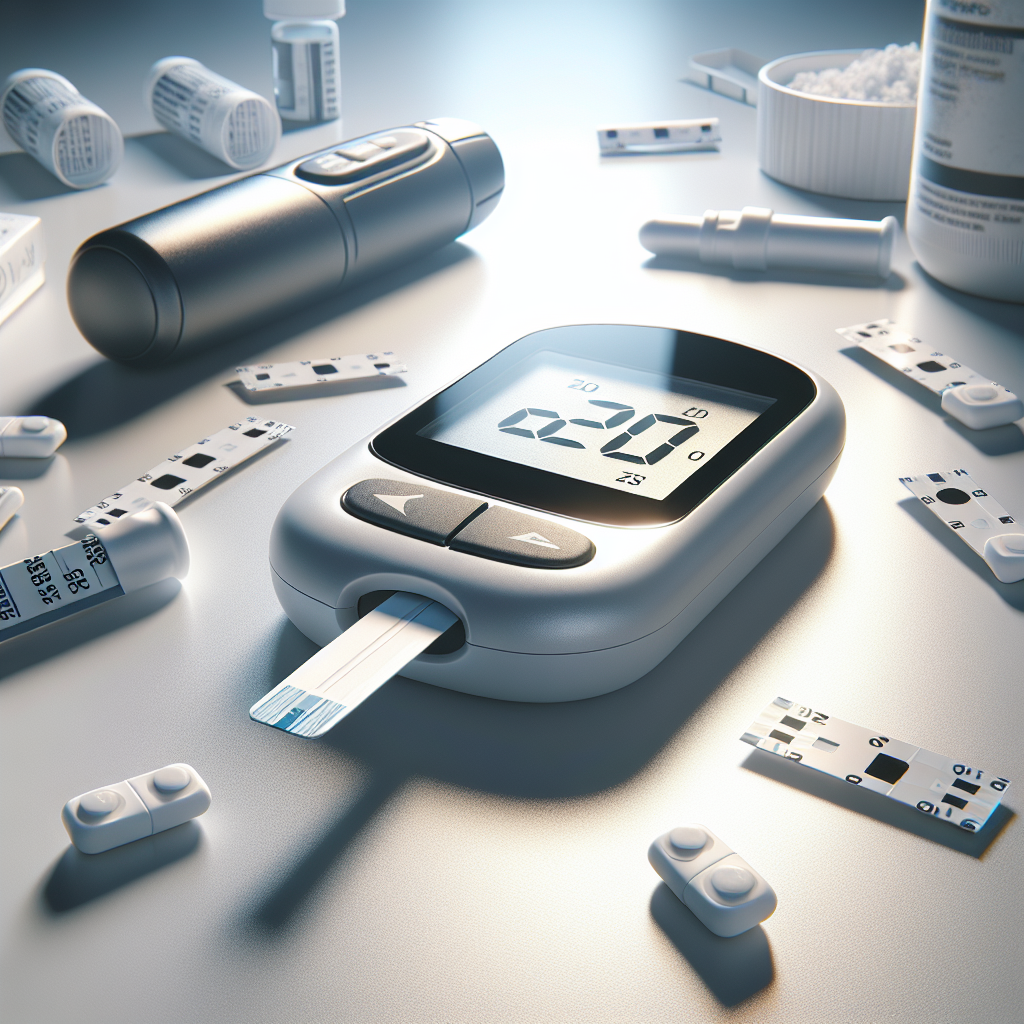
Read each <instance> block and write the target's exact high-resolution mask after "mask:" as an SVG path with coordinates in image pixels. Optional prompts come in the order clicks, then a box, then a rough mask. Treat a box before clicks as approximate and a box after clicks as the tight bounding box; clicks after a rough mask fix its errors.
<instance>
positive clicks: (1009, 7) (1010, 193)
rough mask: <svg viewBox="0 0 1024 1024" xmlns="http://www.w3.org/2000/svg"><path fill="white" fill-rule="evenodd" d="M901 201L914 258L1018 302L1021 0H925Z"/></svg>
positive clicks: (1023, 261)
mask: <svg viewBox="0 0 1024 1024" xmlns="http://www.w3.org/2000/svg"><path fill="white" fill-rule="evenodd" d="M922 49H923V51H924V63H923V66H922V72H921V77H922V81H921V89H920V93H919V96H920V99H919V109H918V117H917V133H916V136H915V139H914V167H913V173H912V175H911V184H910V198H909V200H908V202H907V237H908V239H909V240H910V245H911V247H912V248H913V250H914V254H915V255H916V256H917V259H918V262H919V263H920V264H921V266H922V267H924V269H925V270H926V271H928V273H929V274H931V275H932V277H935V278H938V280H940V281H942V282H943V283H944V284H948V285H949V286H950V287H951V288H957V289H959V290H961V291H965V292H971V293H972V294H974V295H983V296H985V297H987V298H991V299H1003V300H1004V301H1007V302H1024V0H985V3H983V4H981V3H978V4H974V3H972V4H966V3H957V4H953V3H951V2H945V3H943V2H939V3H936V2H935V0H929V2H928V7H927V11H926V14H925V28H924V40H923V43H922Z"/></svg>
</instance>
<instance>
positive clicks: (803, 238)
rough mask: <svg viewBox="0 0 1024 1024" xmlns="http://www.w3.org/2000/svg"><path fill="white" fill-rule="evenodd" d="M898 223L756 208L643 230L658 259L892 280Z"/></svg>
mask: <svg viewBox="0 0 1024 1024" xmlns="http://www.w3.org/2000/svg"><path fill="white" fill-rule="evenodd" d="M895 237H896V219H895V218H894V217H886V218H885V219H884V220H881V221H874V220H847V219H844V218H840V217H801V216H796V215H792V214H787V213H775V211H774V210H768V209H762V208H761V207H756V206H745V207H744V208H743V209H742V210H740V211H738V212H737V211H736V210H705V211H704V216H703V217H682V216H681V217H662V218H659V219H657V220H649V221H648V222H647V223H646V224H644V226H643V227H642V228H641V229H640V244H641V245H642V246H643V247H644V248H645V249H647V250H648V251H649V252H653V253H654V254H655V255H656V256H671V257H675V258H677V259H689V260H699V261H700V262H701V263H712V264H719V265H724V266H731V267H735V268H736V269H737V270H768V269H774V268H781V267H787V268H795V267H802V268H807V269H814V270H824V271H831V272H833V273H846V274H871V275H873V276H876V277H888V276H889V265H890V263H891V261H892V246H893V241H894V239H895Z"/></svg>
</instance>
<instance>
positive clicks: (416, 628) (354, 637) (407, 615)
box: [249, 592, 458, 739]
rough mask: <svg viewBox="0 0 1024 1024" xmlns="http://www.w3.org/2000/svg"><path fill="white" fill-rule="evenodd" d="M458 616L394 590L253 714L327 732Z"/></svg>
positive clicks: (287, 727)
mask: <svg viewBox="0 0 1024 1024" xmlns="http://www.w3.org/2000/svg"><path fill="white" fill-rule="evenodd" d="M456 622H458V617H457V616H456V615H454V614H452V612H450V611H449V610H448V609H447V608H445V607H444V605H441V604H438V603H437V602H436V601H431V600H429V599H428V598H425V597H419V596H418V595H416V594H406V593H401V592H399V593H397V594H393V595H392V596H391V597H389V598H388V599H387V600H386V601H385V602H384V603H383V604H381V605H379V606H378V607H377V608H375V609H374V610H373V611H371V612H369V613H368V614H367V615H365V616H363V618H361V619H360V620H359V621H358V622H356V623H355V624H354V625H353V626H350V627H349V628H348V629H346V630H345V632H344V633H342V634H341V636H339V637H338V638H337V639H335V640H332V641H331V642H330V643H329V644H328V645H327V646H326V647H324V648H322V649H321V650H320V651H318V652H317V653H316V654H314V655H313V657H312V658H310V659H309V660H308V661H306V662H304V663H303V664H302V665H300V666H299V667H298V668H297V669H296V670H295V671H294V672H293V673H292V674H291V675H290V676H288V678H287V679H285V680H284V681H283V682H281V683H278V685H277V686H275V687H274V689H273V690H271V691H270V693H268V694H267V695H266V696H265V697H264V698H263V699H262V700H258V701H257V702H256V703H255V704H254V705H253V706H252V707H251V708H250V709H249V717H250V718H252V719H253V721H256V722H262V723H263V725H270V726H273V727H274V728H275V729H283V730H284V731H285V732H290V733H292V734H293V735H294V736H303V737H305V738H306V739H313V738H314V737H316V736H322V735H323V734H324V733H325V732H327V731H328V730H330V729H333V728H334V726H335V725H337V724H338V722H340V721H341V720H342V719H343V718H344V717H345V716H346V715H348V714H350V713H351V712H352V711H354V710H355V709H356V708H357V707H358V706H359V705H360V704H361V703H362V702H363V701H364V700H366V698H367V697H369V696H370V695H371V694H372V693H374V692H375V691H376V690H378V689H379V688H380V687H381V686H383V685H384V684H385V683H386V682H387V681H388V680H389V679H391V678H392V677H393V676H396V675H398V673H399V672H401V671H402V669H403V668H405V666H406V665H408V664H409V662H410V661H412V660H413V658H415V657H416V656H417V655H419V654H421V653H422V652H423V651H425V650H426V649H427V648H428V647H429V646H430V645H431V644H432V643H433V642H434V641H435V640H436V639H437V638H438V637H439V636H441V634H442V633H444V632H445V631H446V630H447V629H449V628H450V627H451V626H454V625H455V623H456Z"/></svg>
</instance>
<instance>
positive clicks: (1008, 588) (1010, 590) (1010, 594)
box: [898, 428, 1024, 611]
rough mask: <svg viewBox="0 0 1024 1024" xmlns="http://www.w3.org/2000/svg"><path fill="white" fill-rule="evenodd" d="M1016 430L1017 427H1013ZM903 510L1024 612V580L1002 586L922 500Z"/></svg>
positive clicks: (906, 500)
mask: <svg viewBox="0 0 1024 1024" xmlns="http://www.w3.org/2000/svg"><path fill="white" fill-rule="evenodd" d="M1014 429H1016V428H1014ZM898 504H899V506H900V508H902V509H903V510H904V511H905V512H908V513H909V514H910V515H912V516H913V517H914V518H915V519H916V520H917V521H918V522H919V523H920V524H921V525H922V526H923V527H924V528H925V529H926V530H927V531H928V532H929V533H930V534H931V535H932V536H933V537H934V538H935V539H936V540H937V541H939V542H940V543H941V544H942V545H943V547H945V548H946V549H947V550H948V551H949V552H950V553H951V554H953V555H955V556H956V557H957V558H959V559H960V561H961V562H963V564H964V565H966V566H967V568H968V569H970V570H971V572H973V573H974V575H975V576H977V577H978V578H979V579H981V580H982V581H983V582H985V583H987V584H988V585H989V586H990V587H991V588H992V589H993V590H994V591H995V592H996V593H997V594H998V595H999V596H1000V597H1001V598H1002V599H1003V600H1004V601H1005V602H1006V603H1007V604H1008V605H1009V606H1010V607H1011V608H1016V609H1017V611H1024V580H1021V581H1020V582H1019V583H1000V582H999V580H997V579H996V577H995V574H994V573H993V572H992V570H991V569H990V568H989V567H988V565H987V564H986V562H985V559H983V558H982V557H981V555H979V554H978V553H977V552H976V551H975V550H974V549H973V548H972V547H970V546H969V545H968V544H966V543H965V542H964V541H963V540H961V539H960V538H959V537H958V536H957V535H956V534H955V533H954V532H953V531H952V530H951V529H950V528H949V527H948V526H946V525H945V523H943V522H941V521H940V520H939V518H938V517H937V516H936V515H935V513H934V512H929V511H928V509H927V508H925V506H924V505H923V504H922V502H921V499H920V498H913V497H909V498H904V499H903V500H902V501H900V502H898Z"/></svg>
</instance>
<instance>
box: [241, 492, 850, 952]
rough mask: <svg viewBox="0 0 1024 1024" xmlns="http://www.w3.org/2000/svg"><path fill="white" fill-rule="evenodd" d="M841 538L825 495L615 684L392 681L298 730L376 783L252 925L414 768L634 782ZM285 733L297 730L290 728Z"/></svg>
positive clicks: (517, 793) (293, 904)
mask: <svg viewBox="0 0 1024 1024" xmlns="http://www.w3.org/2000/svg"><path fill="white" fill-rule="evenodd" d="M833 544H834V526H833V522H832V517H831V514H830V512H829V509H828V506H827V505H826V504H825V502H824V501H821V502H819V503H818V504H817V505H815V507H814V508H813V509H812V510H811V511H810V512H809V513H808V514H807V515H806V516H805V517H804V519H803V520H802V521H801V522H800V523H799V524H798V525H797V526H796V527H795V528H794V530H793V531H792V532H791V533H790V534H789V535H788V536H787V537H786V538H785V539H784V540H783V541H782V542H781V543H780V544H779V545H778V546H777V547H776V548H775V550H774V551H772V552H771V553H770V554H769V555H768V556H767V557H766V558H765V559H764V560H763V561H762V562H761V564H760V565H759V566H757V567H756V568H755V569H754V570H753V571H752V572H751V573H750V575H749V576H748V577H747V578H746V579H745V580H744V581H742V582H741V583H740V584H739V585H738V586H737V587H736V589H735V590H733V592H732V593H731V594H730V595H729V596H728V597H726V598H725V600H724V601H723V602H722V603H721V604H720V605H719V606H718V608H716V609H715V610H714V611H713V612H711V614H710V615H708V616H707V618H706V619H705V620H704V621H703V622H702V623H701V624H700V625H699V626H698V627H697V629H695V630H694V632H693V633H691V635H690V636H689V637H687V638H686V639H685V640H684V641H683V642H682V644H680V646H679V647H678V648H677V650H676V651H674V652H673V653H672V654H671V655H669V657H668V658H667V659H666V660H665V661H664V662H662V663H661V664H660V665H659V666H658V667H657V668H655V669H654V670H653V671H652V672H649V673H648V674H647V675H646V676H644V678H643V679H641V680H639V681H637V682H635V683H633V684H632V685H630V686H626V687H624V688H622V689H621V690H616V691H615V692H614V693H609V694H605V695H604V696H601V697H592V698H590V699H589V700H581V701H571V702H566V703H559V704H531V703H518V702H513V701H500V700H491V699H487V698H484V697H475V696H471V695H469V694H465V693H459V692H456V691H454V690H445V689H442V688H440V687H436V686H429V685H427V684H425V683H417V682H413V681H411V680H408V679H403V678H396V679H393V680H391V681H390V682H389V683H388V684H387V685H386V686H384V687H382V688H381V689H380V690H378V691H377V692H376V693H375V694H374V695H373V696H372V697H370V698H369V699H368V700H367V701H366V702H365V703H364V704H363V705H361V706H360V708H359V710H358V712H357V713H356V714H354V715H352V716H351V717H349V718H347V719H344V720H343V721H342V722H341V723H340V724H339V725H338V727H337V728H335V729H334V730H333V731H332V732H330V733H328V734H327V735H326V736H325V737H323V738H322V739H321V740H318V741H298V742H319V743H322V744H323V745H324V746H326V747H329V748H333V749H334V750H336V751H338V753H339V754H344V755H345V758H346V760H347V761H348V760H351V759H353V758H354V759H355V760H357V761H358V762H360V763H361V764H362V765H363V766H364V767H365V769H366V772H367V777H368V779H369V782H368V785H367V788H366V790H365V791H364V792H363V794H362V795H361V797H360V798H359V799H358V800H357V802H356V804H355V805H354V806H353V807H352V808H351V809H350V810H347V811H346V812H345V813H344V817H343V818H342V820H340V821H339V822H338V823H337V824H336V825H334V826H333V827H332V828H329V829H328V831H327V832H326V834H325V835H324V836H323V837H322V838H320V839H319V840H317V841H316V842H315V845H314V847H313V848H312V849H309V850H307V851H306V852H305V853H302V852H299V853H298V854H297V860H296V863H295V864H294V865H293V866H291V867H290V868H288V869H287V870H286V871H285V872H284V880H283V881H281V882H280V883H277V884H276V885H275V888H274V890H273V891H272V892H270V893H268V894H266V895H265V896H263V897H261V898H259V899H258V901H257V905H256V906H255V907H254V908H253V909H252V910H251V911H250V912H249V916H248V918H247V919H246V920H245V921H243V923H242V926H243V928H245V929H246V930H247V931H256V932H261V933H263V934H264V935H267V936H268V937H273V935H274V934H275V933H278V932H281V931H282V930H284V929H285V928H286V926H288V925H290V924H291V922H292V920H293V917H294V915H295V914H296V913H297V912H298V911H299V909H300V908H301V907H302V906H303V905H304V903H305V902H306V901H307V900H308V899H309V898H310V896H311V895H312V894H313V893H314V892H315V891H317V889H318V888H319V886H320V885H321V884H322V880H323V878H324V877H325V875H326V874H327V869H328V867H329V866H330V865H331V864H332V863H333V862H334V861H335V860H336V859H337V858H338V857H340V856H341V855H342V853H343V852H344V850H345V849H346V847H347V846H348V844H349V843H350V842H351V840H352V838H353V837H354V836H355V835H356V834H357V833H358V831H359V830H360V829H361V828H362V827H363V825H364V824H365V823H366V822H368V821H369V820H370V819H371V818H372V817H373V816H374V814H375V813H376V812H377V810H378V809H379V808H380V807H381V806H382V804H383V803H384V801H385V800H387V799H388V797H389V795H390V794H391V793H393V792H394V791H395V790H396V789H398V788H399V787H401V786H402V785H404V783H405V782H406V781H407V780H408V779H411V778H415V777H427V778H432V779H436V780H439V781H441V782H444V783H447V784H450V785H454V786H459V787H463V788H465V789H467V790H476V791H483V792H487V793H493V794H498V795H502V796H506V797H508V798H510V799H525V800H538V799H541V800H570V799H574V798H578V797H580V796H586V795H590V794H593V793H598V792H601V791H603V790H607V789H611V788H612V787H615V786H619V785H622V784H623V783H625V782H627V781H628V780H630V779H631V778H633V777H634V776H636V775H637V774H638V773H639V772H641V771H642V770H643V769H644V768H645V767H646V766H647V765H648V764H649V762H650V760H651V758H653V757H654V756H655V755H656V754H657V753H658V752H659V751H660V750H661V749H662V748H663V747H664V746H665V744H666V743H668V742H669V741H670V740H671V739H672V737H673V736H674V735H675V734H676V732H677V731H678V730H679V728H680V727H681V726H682V725H683V724H684V723H685V722H686V720H687V719H688V718H689V717H690V716H691V715H692V714H693V712H694V711H695V709H696V708H697V707H698V706H700V704H702V703H703V702H704V701H705V700H706V699H707V697H708V695H709V694H710V693H711V692H712V691H713V690H714V689H715V688H716V687H717V686H718V685H719V684H720V683H721V682H722V680H724V679H726V678H727V677H728V676H729V674H730V673H731V672H732V671H733V670H734V669H735V667H736V666H737V665H738V664H739V663H740V662H741V661H742V660H743V659H744V658H746V657H747V656H748V655H749V653H750V652H751V651H752V650H753V649H754V647H755V646H756V645H757V644H758V642H759V641H760V640H761V638H762V637H763V636H764V635H765V634H766V633H767V632H768V631H769V630H770V629H772V627H773V626H774V625H775V624H776V623H777V622H778V621H779V619H780V618H781V617H782V616H784V615H785V614H786V612H787V611H788V610H789V608H790V607H792V605H793V604H794V603H795V602H796V601H798V600H799V598H800V597H801V595H802V594H803V593H804V592H805V591H806V590H807V588H808V587H809V586H810V585H811V584H812V583H813V582H814V580H815V579H816V578H817V576H818V575H819V573H821V571H822V570H823V569H824V567H825V565H826V563H827V562H828V560H829V558H830V556H831V553H832V549H833ZM297 632H298V631H297V630H295V629H294V628H293V627H291V626H288V627H286V628H285V629H284V631H283V632H282V635H281V638H280V641H279V644H280V646H281V647H287V648H288V651H289V656H288V657H278V658H277V659H275V663H274V666H273V674H272V676H271V677H270V678H268V679H264V680H262V681H260V680H253V681H252V685H251V687H250V689H249V691H248V692H247V693H245V694H244V695H240V698H241V699H242V700H245V701H246V702H247V703H250V704H251V703H254V702H255V701H256V700H257V699H258V698H260V697H262V696H263V695H264V694H265V693H266V692H267V691H268V690H270V689H271V688H272V687H273V686H274V685H276V684H277V683H279V682H280V681H281V679H283V678H284V677H285V676H286V675H287V674H288V673H289V672H291V671H292V670H294V669H295V668H297V667H298V665H299V664H301V663H302V662H303V661H304V660H305V659H306V658H308V657H309V656H310V654H311V653H313V651H315V650H316V648H315V646H314V645H312V644H311V643H309V641H306V640H305V639H304V638H302V640H301V642H300V641H299V640H297V639H296V638H295V637H294V636H293V634H296V633H297ZM254 728H262V727H261V726H254ZM289 741H290V742H296V740H295V739H294V738H293V737H284V736H282V742H289Z"/></svg>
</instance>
